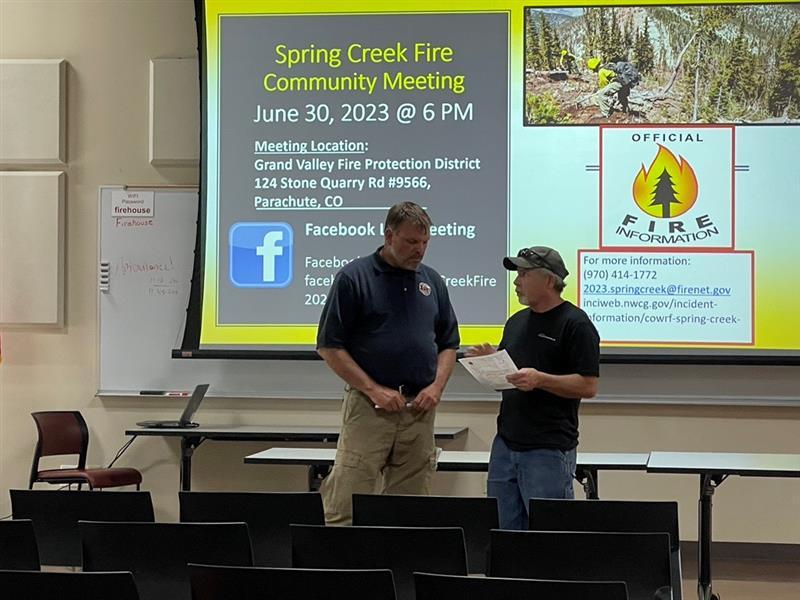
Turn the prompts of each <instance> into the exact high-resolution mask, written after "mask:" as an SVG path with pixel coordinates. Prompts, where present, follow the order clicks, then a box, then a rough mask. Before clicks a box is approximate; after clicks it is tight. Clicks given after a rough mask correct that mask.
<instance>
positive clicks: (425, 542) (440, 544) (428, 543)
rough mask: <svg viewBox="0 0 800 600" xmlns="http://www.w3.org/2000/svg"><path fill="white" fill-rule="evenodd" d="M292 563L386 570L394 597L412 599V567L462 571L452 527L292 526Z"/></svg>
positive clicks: (460, 543)
mask: <svg viewBox="0 0 800 600" xmlns="http://www.w3.org/2000/svg"><path fill="white" fill-rule="evenodd" d="M291 529H292V566H293V567H299V568H304V569H391V571H392V574H393V575H394V583H395V590H396V592H397V598H398V599H399V600H413V598H414V577H413V573H414V571H427V572H431V573H444V574H447V575H466V574H467V550H466V547H465V545H464V532H463V531H462V530H461V529H460V528H458V527H424V528H423V527H320V526H317V525H292V526H291Z"/></svg>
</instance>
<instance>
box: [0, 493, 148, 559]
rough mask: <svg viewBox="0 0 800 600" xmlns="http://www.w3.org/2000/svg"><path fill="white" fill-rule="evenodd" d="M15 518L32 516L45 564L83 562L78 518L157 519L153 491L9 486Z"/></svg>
mask: <svg viewBox="0 0 800 600" xmlns="http://www.w3.org/2000/svg"><path fill="white" fill-rule="evenodd" d="M9 493H10V494H11V511H12V512H13V514H14V518H15V519H31V520H32V521H33V528H34V530H35V531H36V541H37V543H38V545H39V556H40V562H41V563H42V564H43V565H64V566H80V565H81V536H80V533H79V532H78V521H149V522H153V521H154V520H155V517H154V516H153V501H152V499H151V498H150V492H108V493H104V494H98V493H95V492H87V491H77V492H66V491H58V490H9Z"/></svg>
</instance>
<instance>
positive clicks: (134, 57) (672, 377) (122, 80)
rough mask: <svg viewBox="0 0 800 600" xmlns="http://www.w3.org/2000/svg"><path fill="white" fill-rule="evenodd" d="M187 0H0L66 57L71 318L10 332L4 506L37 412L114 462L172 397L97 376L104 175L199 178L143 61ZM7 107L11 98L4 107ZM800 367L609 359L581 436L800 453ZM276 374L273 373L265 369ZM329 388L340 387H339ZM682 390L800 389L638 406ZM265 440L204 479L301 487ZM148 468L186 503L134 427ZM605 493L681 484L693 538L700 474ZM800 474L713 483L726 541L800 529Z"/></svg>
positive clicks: (666, 493)
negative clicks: (157, 128) (262, 462)
mask: <svg viewBox="0 0 800 600" xmlns="http://www.w3.org/2000/svg"><path fill="white" fill-rule="evenodd" d="M196 43H197V41H196V37H195V28H194V14H193V7H192V2H191V0H83V1H79V0H75V1H71V0H37V1H31V0H0V58H64V59H66V60H67V61H68V65H69V67H68V70H67V90H68V100H67V110H68V118H67V140H68V149H67V161H68V162H67V166H66V169H65V171H66V173H67V225H66V232H67V242H66V253H67V256H66V265H67V266H66V326H65V327H64V328H63V329H58V330H50V331H41V330H35V331H34V330H31V331H8V332H3V334H2V345H3V363H2V365H1V366H0V514H2V515H4V514H8V513H9V512H10V506H9V500H8V494H7V492H6V490H8V489H9V488H16V487H24V486H25V485H26V482H27V478H28V470H29V468H30V458H31V455H32V453H33V447H34V440H35V428H34V425H33V421H32V420H31V418H30V414H29V413H30V412H31V411H34V410H43V409H68V408H69V409H75V408H77V409H80V410H81V411H83V413H84V415H85V416H86V418H87V420H88V422H89V426H90V430H91V435H92V443H91V446H90V457H89V462H90V463H91V464H94V465H98V464H106V463H107V462H108V461H109V460H110V459H111V458H112V457H113V455H114V453H115V452H116V450H117V449H118V448H119V447H120V446H121V445H122V444H123V443H124V442H125V437H124V435H123V433H122V432H123V429H124V428H125V427H126V426H129V425H131V424H132V423H133V422H135V421H136V420H138V419H141V418H147V417H153V416H154V415H157V414H159V413H162V414H164V415H165V416H166V415H172V414H174V412H175V410H176V409H175V407H174V405H170V404H168V403H167V402H166V401H164V400H163V399H153V398H146V399H143V398H127V399H126V398H106V399H98V398H95V397H94V392H95V390H96V382H97V356H96V354H97V351H96V347H97V333H98V332H97V292H96V262H97V206H98V201H97V190H98V186H100V185H101V184H112V183H119V184H165V183H176V184H177V183H180V184H194V183H196V181H197V171H196V170H195V169H192V168H171V169H168V168H160V169H155V168H153V167H152V166H151V165H150V164H149V162H148V76H149V75H148V68H149V60H150V59H151V58H161V57H185V56H191V55H193V53H194V52H195V47H196ZM0 109H2V107H0ZM799 375H800V370H798V369H797V368H756V367H750V368H736V367H705V368H704V367H691V368H670V367H656V368H653V367H650V368H640V367H636V366H626V367H620V366H609V367H605V368H604V369H603V393H604V397H605V398H606V401H604V402H600V403H594V404H587V405H585V406H584V408H583V411H582V446H581V449H582V450H584V451H595V452H611V451H632V452H646V451H649V450H653V449H658V450H697V451H701V450H717V451H741V452H796V453H800V393H798V392H797V389H796V388H797V387H800V386H798V384H800V376H799ZM265 386H266V382H265ZM336 393H337V392H336V391H335V390H331V397H334V396H335V395H336ZM640 394H641V395H643V397H645V398H648V399H653V400H656V399H663V397H664V396H666V397H667V398H669V397H672V398H674V399H677V400H680V401H691V402H697V400H698V399H701V400H702V398H707V397H713V398H716V399H720V398H721V397H724V396H728V395H730V396H736V397H740V398H744V399H745V400H746V399H748V398H753V397H757V396H769V397H774V398H777V399H779V400H784V401H785V400H792V399H794V400H797V402H796V406H797V407H796V408H790V407H783V408H780V407H774V408H769V407H762V408H752V407H737V406H687V405H681V404H675V405H660V404H650V405H642V404H636V405H630V404H623V403H619V402H614V401H615V400H626V399H630V398H632V397H636V396H638V395H640ZM338 404H339V403H338V402H337V401H335V400H315V401H310V400H309V401H297V400H294V401H289V400H241V401H236V400H230V399H227V400H222V399H218V400H215V399H212V400H209V401H208V402H207V403H206V404H204V407H203V421H204V423H208V424H212V423H229V422H240V423H253V424H261V423H275V424H282V423H285V424H298V423H300V424H333V423H338V421H339V414H338ZM496 410H497V404H496V403H495V402H493V401H486V402H469V403H467V402H447V403H445V405H444V406H443V408H442V410H441V411H440V415H439V420H438V422H439V424H440V425H466V426H468V427H469V428H470V433H469V437H468V439H467V440H466V441H465V442H460V441H459V442H453V443H450V444H448V445H447V447H448V448H452V449H457V448H466V449H474V450H485V449H487V448H488V444H489V443H490V441H491V437H492V434H493V432H494V417H495V414H496ZM263 446H264V445H263V444H235V443H219V442H207V443H206V444H205V445H204V446H202V447H201V448H200V449H199V450H198V451H197V453H196V455H195V473H194V475H195V476H194V483H195V489H253V490H289V489H302V487H303V486H304V484H305V475H304V471H303V469H302V468H293V467H274V468H265V467H258V466H245V465H244V464H242V460H241V459H242V456H244V455H245V454H247V453H250V452H253V451H257V450H259V449H262V448H263ZM118 464H121V465H133V466H136V467H139V468H141V469H142V470H143V471H144V477H145V489H149V490H150V491H151V492H152V493H153V495H154V500H155V502H156V506H157V512H158V517H159V518H161V519H165V520H173V519H175V518H176V516H177V496H176V493H177V475H178V445H177V443H176V442H174V441H164V440H162V439H158V438H153V439H139V440H137V441H136V442H135V443H134V445H133V446H132V447H131V449H130V450H129V451H128V453H127V454H126V455H125V456H124V457H123V459H122V460H121V461H120V463H118ZM484 485H485V484H484V476H483V475H480V474H451V473H443V474H439V475H437V481H436V488H437V492H439V493H453V494H481V493H483V491H484ZM600 487H601V495H602V496H603V497H606V498H653V499H655V498H659V499H672V498H674V499H677V500H679V501H680V506H681V520H682V536H683V537H684V538H685V539H695V537H696V534H695V527H696V516H695V514H696V502H697V491H698V483H697V480H696V478H695V477H690V476H665V475H659V476H657V475H645V474H635V473H603V474H602V475H601V478H600ZM798 515H800V479H798V480H778V479H753V480H746V479H742V478H736V477H733V478H731V479H730V480H729V481H727V482H726V483H724V484H723V486H722V487H721V488H720V490H719V491H718V492H717V495H716V497H715V513H714V533H715V538H716V539H717V540H722V541H747V542H781V543H800V516H798Z"/></svg>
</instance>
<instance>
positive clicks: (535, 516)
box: [528, 498, 683, 600]
mask: <svg viewBox="0 0 800 600" xmlns="http://www.w3.org/2000/svg"><path fill="white" fill-rule="evenodd" d="M529 508H530V510H529V511H528V514H529V515H530V517H529V523H530V527H529V528H530V529H534V530H537V531H623V532H629V533H635V532H640V533H668V534H669V544H670V570H671V572H672V596H673V598H674V600H681V598H682V596H683V595H682V592H681V586H682V585H683V584H682V573H681V540H680V529H679V528H678V503H677V502H649V501H638V500H635V501H634V500H543V499H538V498H531V500H530V505H529Z"/></svg>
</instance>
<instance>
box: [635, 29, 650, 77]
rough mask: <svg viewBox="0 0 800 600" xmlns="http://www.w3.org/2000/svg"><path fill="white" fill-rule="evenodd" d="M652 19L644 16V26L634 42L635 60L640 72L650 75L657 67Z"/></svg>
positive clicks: (637, 33)
mask: <svg viewBox="0 0 800 600" xmlns="http://www.w3.org/2000/svg"><path fill="white" fill-rule="evenodd" d="M649 29H650V21H649V19H648V18H647V17H645V18H644V26H643V27H642V30H641V31H637V32H636V36H635V39H634V42H633V62H634V64H635V65H636V68H637V69H638V70H639V73H641V74H642V75H650V74H651V73H652V72H653V69H654V68H655V50H654V49H653V43H652V42H651V41H650V33H649Z"/></svg>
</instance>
